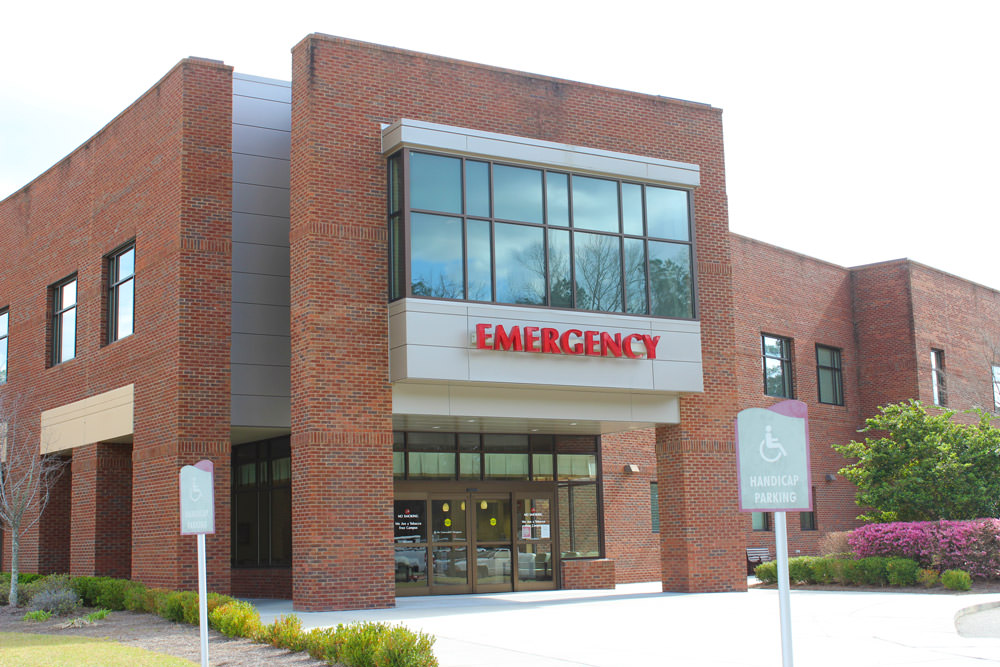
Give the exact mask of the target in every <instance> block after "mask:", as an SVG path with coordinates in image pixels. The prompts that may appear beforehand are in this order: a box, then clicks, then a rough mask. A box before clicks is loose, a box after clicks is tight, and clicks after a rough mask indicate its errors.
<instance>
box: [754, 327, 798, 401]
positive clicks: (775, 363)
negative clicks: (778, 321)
mask: <svg viewBox="0 0 1000 667" xmlns="http://www.w3.org/2000/svg"><path fill="white" fill-rule="evenodd" d="M761 348H762V350H763V358H764V394H766V395H767V396H777V397H779V398H793V396H792V341H791V340H790V339H788V338H779V337H778V336H769V335H768V334H764V335H762V336H761Z"/></svg>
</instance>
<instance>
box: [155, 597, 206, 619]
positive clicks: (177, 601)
mask: <svg viewBox="0 0 1000 667" xmlns="http://www.w3.org/2000/svg"><path fill="white" fill-rule="evenodd" d="M191 598H194V608H195V619H197V613H198V611H197V609H198V594H197V593H192V592H191V591H173V592H170V593H167V598H166V601H165V602H164V603H163V605H162V608H161V609H160V616H162V617H163V618H166V619H168V620H171V621H174V622H175V623H186V622H187V621H186V620H185V618H184V610H185V608H187V609H190V607H191V604H192V601H191ZM195 622H196V623H197V620H195Z"/></svg>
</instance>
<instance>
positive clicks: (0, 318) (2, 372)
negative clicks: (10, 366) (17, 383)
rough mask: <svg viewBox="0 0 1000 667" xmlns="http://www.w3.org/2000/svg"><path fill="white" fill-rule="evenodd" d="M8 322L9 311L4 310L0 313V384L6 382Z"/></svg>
mask: <svg viewBox="0 0 1000 667" xmlns="http://www.w3.org/2000/svg"><path fill="white" fill-rule="evenodd" d="M9 322H10V311H8V310H7V309H6V308H5V309H3V310H2V311H0V384H4V383H5V382H7V332H8V325H9Z"/></svg>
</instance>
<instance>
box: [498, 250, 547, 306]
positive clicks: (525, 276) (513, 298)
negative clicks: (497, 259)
mask: <svg viewBox="0 0 1000 667" xmlns="http://www.w3.org/2000/svg"><path fill="white" fill-rule="evenodd" d="M511 255H512V256H513V259H514V263H515V264H516V266H508V267H505V269H504V271H505V275H506V277H507V294H506V295H505V298H504V299H503V300H504V301H505V302H507V303H518V304H527V305H535V306H541V305H545V248H544V247H543V246H542V244H541V243H532V244H531V245H528V246H526V247H524V248H522V249H520V250H515V251H513V252H512V253H511ZM517 267H520V269H518V268H517ZM500 271H501V267H500V266H499V265H498V266H497V277H498V278H499V276H500ZM498 282H499V281H498ZM498 300H499V295H498Z"/></svg>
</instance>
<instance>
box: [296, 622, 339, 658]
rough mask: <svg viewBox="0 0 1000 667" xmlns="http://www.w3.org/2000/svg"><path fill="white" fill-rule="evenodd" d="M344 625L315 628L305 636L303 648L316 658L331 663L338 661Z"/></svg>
mask: <svg viewBox="0 0 1000 667" xmlns="http://www.w3.org/2000/svg"><path fill="white" fill-rule="evenodd" d="M343 627H344V626H343V625H338V626H337V627H336V628H313V629H312V630H310V631H309V632H307V633H305V635H304V637H303V642H302V643H303V646H302V650H304V651H306V652H307V653H308V654H309V655H310V656H312V657H313V658H315V659H316V660H323V661H325V662H328V663H330V664H331V665H332V664H334V663H335V662H337V654H338V653H339V652H340V645H341V643H342V641H343V631H342V628H343Z"/></svg>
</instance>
